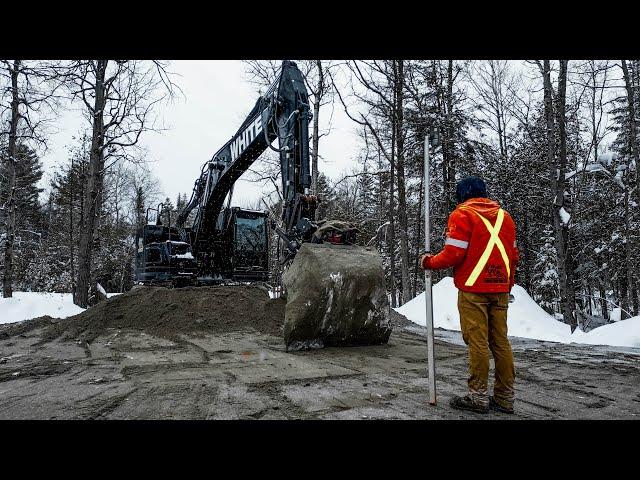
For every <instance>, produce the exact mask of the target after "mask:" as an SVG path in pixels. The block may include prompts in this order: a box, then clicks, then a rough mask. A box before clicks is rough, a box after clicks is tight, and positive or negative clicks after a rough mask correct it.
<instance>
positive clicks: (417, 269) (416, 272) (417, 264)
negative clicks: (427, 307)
mask: <svg viewBox="0 0 640 480" xmlns="http://www.w3.org/2000/svg"><path fill="white" fill-rule="evenodd" d="M423 196H424V175H423V176H422V177H421V178H420V194H419V196H418V214H417V215H416V221H417V222H418V230H417V233H416V239H415V250H416V256H415V264H414V266H413V290H412V292H411V294H412V295H411V296H412V297H413V298H415V296H416V295H417V294H418V276H419V275H420V250H421V245H422V244H421V242H420V235H421V233H422V222H423V221H424V219H423V218H422V210H423V208H422V201H423V198H422V197H423Z"/></svg>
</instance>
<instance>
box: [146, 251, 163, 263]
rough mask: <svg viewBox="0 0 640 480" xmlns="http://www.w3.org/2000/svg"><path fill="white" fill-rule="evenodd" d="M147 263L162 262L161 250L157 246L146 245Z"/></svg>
mask: <svg viewBox="0 0 640 480" xmlns="http://www.w3.org/2000/svg"><path fill="white" fill-rule="evenodd" d="M146 254H147V263H160V262H162V252H160V248H159V247H147V249H146Z"/></svg>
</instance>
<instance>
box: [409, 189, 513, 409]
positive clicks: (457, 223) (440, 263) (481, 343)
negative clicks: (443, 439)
mask: <svg viewBox="0 0 640 480" xmlns="http://www.w3.org/2000/svg"><path fill="white" fill-rule="evenodd" d="M456 199H457V201H458V205H457V207H456V209H455V210H454V211H453V212H452V213H451V215H450V216H449V221H448V225H447V232H446V240H445V242H444V248H443V250H442V251H441V252H440V253H438V254H437V255H429V254H425V255H423V256H422V258H421V262H420V263H421V265H422V268H423V269H430V270H440V269H444V268H449V267H453V268H454V283H455V285H456V287H457V288H458V311H459V313H460V327H461V330H462V338H463V340H464V342H465V344H467V345H468V347H469V380H468V387H469V393H468V394H467V395H464V396H455V397H453V398H452V399H451V402H450V405H451V406H452V407H454V408H456V409H459V410H470V411H473V412H478V413H487V412H488V411H489V409H492V410H495V411H499V412H503V413H513V403H514V381H515V367H514V362H513V353H512V351H511V344H510V343H509V339H508V337H507V309H508V307H509V298H510V291H511V287H513V284H514V274H515V270H516V263H517V262H518V249H517V247H516V228H515V224H514V222H513V219H512V218H511V215H509V214H508V213H507V212H506V211H505V210H503V209H502V208H500V205H499V204H498V202H496V201H494V200H490V199H489V198H487V187H486V185H485V183H484V181H483V180H482V179H481V178H479V177H467V178H465V179H463V180H461V181H460V182H458V184H457V185H456ZM489 351H491V353H492V355H493V358H494V360H495V382H494V388H493V396H492V397H488V395H487V383H488V377H489Z"/></svg>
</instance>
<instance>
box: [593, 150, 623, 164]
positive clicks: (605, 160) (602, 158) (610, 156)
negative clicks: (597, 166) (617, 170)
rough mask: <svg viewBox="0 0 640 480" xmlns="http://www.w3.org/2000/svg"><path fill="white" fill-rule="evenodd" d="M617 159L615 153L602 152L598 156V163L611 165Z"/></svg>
mask: <svg viewBox="0 0 640 480" xmlns="http://www.w3.org/2000/svg"><path fill="white" fill-rule="evenodd" d="M617 159H618V154H617V153H616V152H604V153H602V154H600V155H598V162H600V163H602V164H607V165H611V162H613V161H614V160H617Z"/></svg>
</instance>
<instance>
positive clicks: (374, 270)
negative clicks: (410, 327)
mask: <svg viewBox="0 0 640 480" xmlns="http://www.w3.org/2000/svg"><path fill="white" fill-rule="evenodd" d="M283 282H284V285H285V288H286V291H287V305H286V307H285V321H284V341H285V344H286V345H287V349H292V350H299V349H305V348H318V347H323V346H339V345H342V346H346V345H376V344H381V343H386V342H387V341H388V340H389V335H390V334H391V329H392V326H391V321H390V318H389V302H388V300H387V295H386V290H385V285H384V272H383V269H382V260H381V259H380V256H379V255H378V253H377V252H376V251H375V250H373V249H368V248H363V247H357V246H352V245H331V244H327V243H322V244H314V243H305V244H303V245H302V247H301V248H300V250H299V251H298V253H297V254H296V257H295V259H294V260H293V262H292V264H291V266H290V267H289V269H288V270H287V271H286V272H285V274H284V276H283Z"/></svg>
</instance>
